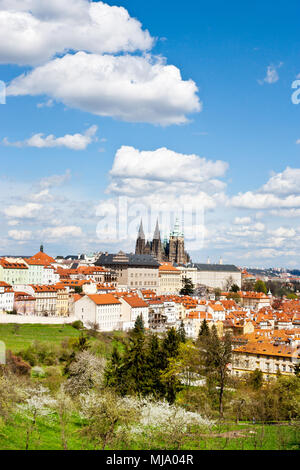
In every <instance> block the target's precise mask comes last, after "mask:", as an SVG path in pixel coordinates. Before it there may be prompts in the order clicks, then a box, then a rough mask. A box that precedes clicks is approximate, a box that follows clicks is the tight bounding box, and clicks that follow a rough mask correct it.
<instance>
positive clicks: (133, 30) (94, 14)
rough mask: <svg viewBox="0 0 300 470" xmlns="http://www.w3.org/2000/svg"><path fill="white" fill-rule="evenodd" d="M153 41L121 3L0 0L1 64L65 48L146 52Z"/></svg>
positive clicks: (40, 58) (35, 59) (36, 59)
mask: <svg viewBox="0 0 300 470" xmlns="http://www.w3.org/2000/svg"><path fill="white" fill-rule="evenodd" d="M153 43H154V39H153V38H152V37H151V36H150V34H149V32H148V31H146V30H143V29H142V25H141V23H140V22H139V21H138V20H136V19H134V18H131V17H130V16H129V13H128V12H127V10H126V9H125V8H123V7H117V6H109V5H107V4H105V3H103V2H90V1H88V0H68V2H62V1H61V0H51V2H49V1H48V0H25V1H24V0H22V1H17V0H9V1H7V0H2V1H0V63H14V64H18V65H36V64H39V63H41V62H45V61H47V60H49V59H51V58H52V57H53V56H55V55H56V54H57V53H59V54H62V53H65V52H67V51H70V50H72V51H80V50H84V51H87V52H91V53H98V54H99V53H100V54H103V53H118V52H126V51H127V52H134V51H136V50H142V51H145V50H149V49H151V48H152V46H153Z"/></svg>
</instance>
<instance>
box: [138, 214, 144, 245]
mask: <svg viewBox="0 0 300 470" xmlns="http://www.w3.org/2000/svg"><path fill="white" fill-rule="evenodd" d="M138 238H140V239H141V240H145V234H144V228H143V219H141V223H140V228H139V233H138Z"/></svg>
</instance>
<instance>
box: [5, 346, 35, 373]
mask: <svg viewBox="0 0 300 470" xmlns="http://www.w3.org/2000/svg"><path fill="white" fill-rule="evenodd" d="M6 367H7V369H8V370H10V371H11V372H13V373H14V374H16V375H30V371H31V367H30V365H29V364H28V363H27V362H25V361H23V360H22V358H21V357H19V356H15V355H14V354H13V353H12V352H11V351H10V350H8V351H7V352H6Z"/></svg>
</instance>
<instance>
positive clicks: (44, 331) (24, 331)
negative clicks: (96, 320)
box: [0, 323, 126, 356]
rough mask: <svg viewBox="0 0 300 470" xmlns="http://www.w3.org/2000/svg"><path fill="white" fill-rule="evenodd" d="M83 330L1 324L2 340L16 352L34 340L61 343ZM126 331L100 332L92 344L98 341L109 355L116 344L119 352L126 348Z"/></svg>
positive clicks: (67, 326)
mask: <svg viewBox="0 0 300 470" xmlns="http://www.w3.org/2000/svg"><path fill="white" fill-rule="evenodd" d="M80 333H81V331H80V330H76V329H75V328H73V327H72V326H71V325H32V324H24V325H18V326H17V328H16V327H15V324H4V323H1V324H0V341H4V343H5V345H6V349H11V351H12V352H13V353H15V354H17V353H18V352H20V351H21V350H23V349H26V348H27V347H28V346H30V345H31V344H32V343H33V342H34V341H39V342H41V343H47V344H57V345H60V344H61V342H62V341H63V340H64V339H65V338H77V337H78V336H79V335H80ZM125 336H126V333H123V332H122V331H114V332H112V333H98V337H97V338H94V337H90V338H89V340H90V343H91V345H92V344H93V343H96V341H97V342H98V346H99V345H100V346H101V345H102V348H100V350H101V351H100V352H101V353H102V354H103V355H105V356H107V355H108V354H109V353H110V351H111V349H112V347H113V346H116V347H117V349H118V351H119V352H122V350H123V349H124V344H123V341H124V337H125ZM95 346H97V345H96V344H95Z"/></svg>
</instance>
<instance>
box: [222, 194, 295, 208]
mask: <svg viewBox="0 0 300 470" xmlns="http://www.w3.org/2000/svg"><path fill="white" fill-rule="evenodd" d="M231 205H232V206H233V207H239V208H246V209H272V208H277V207H282V208H289V207H300V196H294V195H290V196H287V197H285V198H280V197H278V196H276V195H274V194H259V193H254V192H252V191H248V192H246V193H239V194H238V195H237V196H234V197H233V198H232V199H231Z"/></svg>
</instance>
